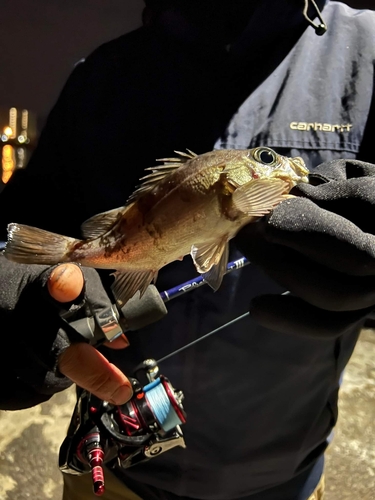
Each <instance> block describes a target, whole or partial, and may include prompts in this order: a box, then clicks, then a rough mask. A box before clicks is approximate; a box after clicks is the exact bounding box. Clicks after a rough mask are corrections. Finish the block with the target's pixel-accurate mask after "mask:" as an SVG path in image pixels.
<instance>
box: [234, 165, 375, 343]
mask: <svg viewBox="0 0 375 500" xmlns="http://www.w3.org/2000/svg"><path fill="white" fill-rule="evenodd" d="M292 194H295V195H297V196H298V197H297V198H295V199H290V200H286V201H283V202H282V203H280V204H279V205H278V206H277V207H276V208H275V209H274V210H273V212H272V213H271V214H270V215H268V216H267V217H264V218H262V219H261V220H260V221H259V222H257V223H253V224H249V225H248V226H246V227H245V228H243V229H242V230H241V231H240V232H239V234H238V235H237V236H236V238H235V242H236V244H237V246H238V248H239V249H240V251H242V252H243V254H244V255H245V256H246V257H247V258H248V259H249V260H250V261H251V262H252V263H254V264H255V265H258V266H260V267H262V268H263V269H264V270H265V272H266V273H267V274H268V275H269V276H271V278H273V279H274V280H275V281H277V282H278V283H280V284H281V285H283V286H285V288H286V289H287V290H289V292H290V293H289V294H285V295H281V296H277V295H268V296H259V297H256V298H255V299H254V300H253V301H252V303H251V305H250V311H251V314H252V317H254V319H255V320H257V321H258V322H259V323H261V324H262V325H263V326H266V327H268V328H270V329H273V330H277V331H282V332H286V333H297V334H306V335H313V336H322V337H324V336H326V337H335V336H338V335H340V334H342V333H343V332H345V331H346V330H347V329H348V328H351V327H352V326H354V325H356V324H358V325H359V326H361V325H362V324H363V323H364V321H365V319H366V317H368V316H369V314H371V311H372V310H373V309H374V305H375V236H374V235H375V165H372V164H369V163H365V162H361V161H357V160H334V161H331V162H327V163H324V164H322V165H320V166H319V167H318V168H317V169H316V170H314V171H313V172H312V173H311V175H310V184H300V185H299V186H298V188H295V189H294V190H293V192H292Z"/></svg>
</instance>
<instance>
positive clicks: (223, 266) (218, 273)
mask: <svg viewBox="0 0 375 500" xmlns="http://www.w3.org/2000/svg"><path fill="white" fill-rule="evenodd" d="M228 256H229V245H228V243H226V244H225V246H224V251H223V253H222V254H221V257H220V260H219V262H218V264H214V265H213V266H212V267H211V269H210V270H209V271H208V272H207V273H204V274H203V279H204V281H205V282H206V283H207V284H208V285H209V286H210V287H211V288H212V289H213V290H214V291H215V292H216V290H218V289H219V287H220V285H221V282H222V281H223V276H224V274H225V273H226V272H227V267H228Z"/></svg>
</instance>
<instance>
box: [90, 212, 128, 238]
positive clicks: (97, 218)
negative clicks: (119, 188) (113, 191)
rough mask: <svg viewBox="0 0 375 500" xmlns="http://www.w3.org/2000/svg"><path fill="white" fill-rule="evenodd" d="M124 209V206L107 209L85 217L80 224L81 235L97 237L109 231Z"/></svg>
mask: <svg viewBox="0 0 375 500" xmlns="http://www.w3.org/2000/svg"><path fill="white" fill-rule="evenodd" d="M123 211H124V207H120V208H115V209H113V210H108V212H102V213H100V214H97V215H94V216H93V217H90V219H87V220H86V221H85V222H84V223H83V224H82V226H81V231H82V235H83V237H84V238H85V239H87V240H91V239H95V238H98V237H99V236H101V235H102V234H104V233H106V232H107V231H109V230H110V229H111V228H112V227H113V225H114V224H115V223H116V222H117V221H118V219H119V218H120V217H121V215H122V213H123Z"/></svg>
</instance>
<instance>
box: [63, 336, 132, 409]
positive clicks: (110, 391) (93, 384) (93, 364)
mask: <svg viewBox="0 0 375 500" xmlns="http://www.w3.org/2000/svg"><path fill="white" fill-rule="evenodd" d="M58 367H59V370H60V372H61V373H62V374H63V375H65V376H66V377H68V378H69V379H70V380H72V381H73V382H75V383H76V384H77V385H78V386H79V387H82V388H83V389H86V390H87V391H89V392H91V393H92V394H94V395H95V396H97V397H98V398H100V399H102V400H104V401H108V402H109V403H112V404H114V405H121V404H124V403H126V401H129V399H130V398H131V397H132V394H133V390H132V386H131V383H130V381H129V380H128V379H127V378H126V377H125V375H124V374H123V373H122V372H121V371H120V370H119V369H118V368H117V367H116V366H115V365H113V364H112V363H110V362H109V361H108V360H107V359H106V358H105V357H104V356H103V355H102V354H101V353H100V352H99V351H97V350H96V349H95V348H94V347H92V346H91V345H89V344H86V343H81V342H79V343H76V344H71V345H70V346H69V347H68V348H67V349H66V350H65V351H64V352H63V353H62V354H61V355H60V359H59V364H58Z"/></svg>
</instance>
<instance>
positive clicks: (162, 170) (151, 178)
mask: <svg viewBox="0 0 375 500" xmlns="http://www.w3.org/2000/svg"><path fill="white" fill-rule="evenodd" d="M175 153H177V154H178V155H180V157H176V158H159V159H157V160H156V161H162V162H164V163H163V164H162V165H157V166H155V167H148V168H146V169H145V170H150V171H151V174H147V175H145V176H144V177H141V178H140V179H139V180H140V181H142V184H140V185H139V186H138V187H137V189H136V190H135V191H134V192H133V193H132V194H131V195H130V196H129V198H128V201H127V205H128V204H129V203H132V202H134V201H136V200H137V199H138V198H139V197H140V196H142V195H144V194H145V193H149V192H150V191H152V190H153V189H154V188H155V187H156V186H157V185H158V184H159V182H161V181H162V180H163V179H165V177H167V176H168V175H170V174H171V173H172V172H174V171H175V170H177V169H178V168H180V167H181V165H183V164H184V163H186V162H187V161H189V160H192V159H193V158H195V157H196V156H198V155H197V154H195V153H193V152H192V151H190V149H187V153H183V152H181V151H175Z"/></svg>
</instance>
